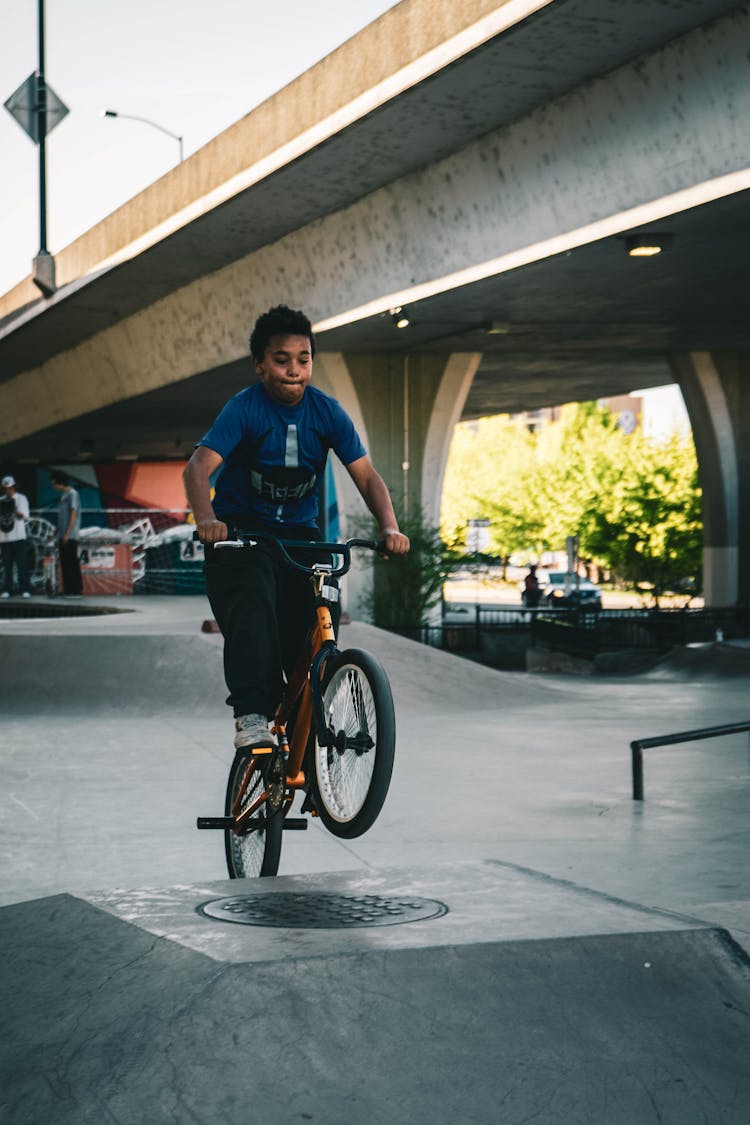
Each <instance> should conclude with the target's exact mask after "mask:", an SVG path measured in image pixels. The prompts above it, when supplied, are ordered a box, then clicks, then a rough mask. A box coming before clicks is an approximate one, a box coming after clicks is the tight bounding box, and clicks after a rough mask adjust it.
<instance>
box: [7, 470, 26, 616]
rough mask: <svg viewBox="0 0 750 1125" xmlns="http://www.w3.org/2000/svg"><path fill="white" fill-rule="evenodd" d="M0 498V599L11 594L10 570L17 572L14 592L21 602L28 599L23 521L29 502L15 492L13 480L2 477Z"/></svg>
mask: <svg viewBox="0 0 750 1125" xmlns="http://www.w3.org/2000/svg"><path fill="white" fill-rule="evenodd" d="M0 483H1V484H2V495H1V496H0V547H1V548H2V552H3V572H4V574H5V582H4V586H3V592H2V595H1V596H2V597H3V598H9V597H10V596H11V594H12V593H13V567H14V566H15V568H16V570H17V571H18V588H19V590H20V592H21V597H22V598H30V597H31V586H30V583H29V545H28V543H27V542H26V521H27V519H28V518H29V501H28V500H27V498H26V497H25V496H24V495H23V493H22V492H19V491H18V490H17V489H16V482H15V478H14V477H11V476H7V477H3V479H2V482H0Z"/></svg>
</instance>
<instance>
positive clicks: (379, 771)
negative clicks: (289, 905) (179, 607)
mask: <svg viewBox="0 0 750 1125" xmlns="http://www.w3.org/2000/svg"><path fill="white" fill-rule="evenodd" d="M259 547H262V548H263V549H266V550H270V551H271V553H272V554H273V555H275V557H276V558H278V559H279V560H280V561H281V562H282V563H283V564H284V565H286V566H290V567H292V568H293V569H295V570H297V571H300V572H302V573H303V574H306V575H307V576H308V577H309V579H310V582H311V584H312V587H313V590H314V593H315V612H314V618H313V620H312V622H311V628H310V631H309V633H308V639H307V643H306V645H305V647H304V649H303V651H302V653H301V655H300V656H299V658H298V660H297V663H296V665H295V667H294V669H293V671H292V672H291V674H290V676H289V678H288V681H287V682H286V684H285V687H284V692H283V696H282V699H281V702H280V703H279V705H278V707H277V709H276V713H275V715H274V717H273V721H272V727H271V733H272V734H273V735H274V736H275V739H276V742H277V745H276V746H261V747H247V748H243V749H240V750H237V752H236V754H235V757H234V761H233V763H232V766H231V769H230V771H229V778H228V781H227V791H226V801H225V806H224V814H225V815H224V816H223V817H198V820H197V826H198V828H201V829H223V831H224V841H225V851H226V861H227V869H228V871H229V877H230V878H231V879H243V878H253V877H255V876H265V875H275V874H276V873H277V871H278V869H279V860H280V857H281V839H282V833H283V831H284V830H290V829H297V830H304V829H306V828H307V826H308V823H309V821H308V820H307V818H306V817H304V816H300V817H291V816H290V815H289V813H290V810H291V808H292V804H293V802H294V799H295V796H296V795H297V793H298V792H300V793H302V794H304V798H303V801H302V805H301V809H300V812H302V813H310V814H311V815H312V816H313V817H319V818H320V820H321V821H322V823H323V824H324V825H325V827H326V828H327V829H328V831H329V832H331V833H332V834H333V835H334V836H338V837H341V838H344V839H353V838H354V837H356V836H361V835H362V833H364V832H366V831H367V829H368V828H370V827H371V826H372V824H373V823H374V822H375V820H376V818H377V816H378V814H379V813H380V810H381V809H382V807H383V803H384V802H385V798H386V795H387V793H388V787H389V785H390V780H391V773H392V770H393V758H394V752H395V744H396V721H395V716H394V710H393V696H392V694H391V688H390V684H389V682H388V677H387V676H386V674H385V671H384V670H383V667H382V665H381V664H380V663H379V661H378V660H377V659H376V658H375V657H374V656H372V655H371V654H370V653H367V652H364V651H362V650H361V649H355V648H350V649H345V650H344V651H340V650H339V648H338V647H337V644H336V637H335V634H334V628H333V623H332V618H331V607H332V606H333V605H334V604H335V603H336V602H337V601H338V596H339V591H338V586H337V584H336V581H335V580H336V579H337V578H340V577H341V576H342V575H344V574H346V573H347V571H348V570H349V569H350V567H351V563H352V557H351V552H352V548H353V547H361V548H365V549H367V550H371V551H380V550H382V545H381V544H379V543H376V542H374V541H372V540H369V539H349V540H347V541H346V542H343V543H327V542H320V543H319V542H308V541H301V542H300V541H296V540H295V541H293V542H292V541H284V540H281V539H277V538H276V537H275V536H272V535H267V534H254V533H253V534H237V535H236V537H235V538H233V539H228V540H226V541H224V542H222V543H217V544H214V548H215V549H216V548H222V549H225V550H232V549H235V550H257V549H258V548H259ZM291 550H293V551H294V555H295V556H298V555H300V554H301V555H302V556H303V557H304V555H305V554H307V553H313V554H314V555H315V556H316V557H315V558H314V559H313V561H311V562H310V563H309V564H307V563H305V562H301V561H299V559H298V558H297V557H293V556H292V555H291V554H290V551H291ZM321 556H323V557H326V556H327V559H326V561H320V560H321Z"/></svg>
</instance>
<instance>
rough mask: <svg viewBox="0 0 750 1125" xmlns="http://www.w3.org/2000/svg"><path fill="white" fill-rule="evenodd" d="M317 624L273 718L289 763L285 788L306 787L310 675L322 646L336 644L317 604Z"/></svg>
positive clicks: (324, 610) (330, 624) (326, 616)
mask: <svg viewBox="0 0 750 1125" xmlns="http://www.w3.org/2000/svg"><path fill="white" fill-rule="evenodd" d="M316 613H317V621H316V623H315V626H314V628H313V631H312V635H311V637H310V641H309V644H308V647H307V650H306V651H305V652H303V654H302V655H301V656H300V658H299V660H298V661H297V664H296V665H295V668H294V671H293V672H292V675H291V677H290V679H289V683H288V684H287V687H286V691H285V692H284V697H283V699H282V700H281V703H280V704H279V706H278V707H277V709H276V714H275V715H274V725H273V733H274V734H275V735H276V736H277V738H278V740H279V746H281V747H282V749H286V747H288V748H289V761H288V764H287V768H286V784H287V789H291V790H295V789H302V788H303V786H304V785H305V775H304V773H303V772H302V760H303V758H304V756H305V750H306V748H307V743H308V739H309V737H310V727H311V725H312V717H313V703H312V693H311V689H310V672H311V669H312V667H313V663H314V661H315V657H316V656H317V655H318V653H319V652H320V650H321V649H322V648H323V646H324V645H325V644H330V643H333V644H335V642H336V636H335V633H334V631H333V622H332V621H331V611H330V609H329V608H328V606H327V605H319V606H317V609H316ZM298 700H299V707H298V710H297V715H296V717H295V720H294V730H293V731H292V741H291V744H290V743H288V742H287V737H286V726H287V723H288V722H289V719H290V716H291V714H292V711H293V710H294V707H295V704H296V703H297V701H298Z"/></svg>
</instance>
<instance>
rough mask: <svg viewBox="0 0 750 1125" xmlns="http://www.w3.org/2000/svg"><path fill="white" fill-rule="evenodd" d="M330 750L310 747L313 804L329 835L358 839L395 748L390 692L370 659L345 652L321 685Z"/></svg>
mask: <svg viewBox="0 0 750 1125" xmlns="http://www.w3.org/2000/svg"><path fill="white" fill-rule="evenodd" d="M322 703H323V714H324V718H325V723H326V730H327V737H328V740H329V741H328V744H327V745H322V744H321V743H320V742H319V741H318V739H316V740H315V741H314V744H313V746H312V754H313V762H312V769H311V770H310V773H311V782H312V788H313V800H314V802H315V807H316V809H317V811H318V814H319V816H320V819H321V820H322V821H323V823H324V825H325V826H326V828H327V829H328V830H329V832H332V833H333V835H334V836H339V837H343V838H344V839H353V838H354V837H355V836H361V835H362V833H363V832H366V831H367V829H368V828H370V826H371V825H372V824H373V823H374V822H375V820H376V818H377V816H378V813H379V812H380V810H381V809H382V807H383V803H384V801H385V798H386V794H387V793H388V786H389V785H390V781H391V773H392V772H393V757H394V752H395V748H396V718H395V715H394V711H393V696H392V695H391V686H390V684H389V683H388V677H387V676H386V674H385V672H384V671H383V668H382V667H381V665H380V663H379V662H378V661H377V660H376V659H375V658H374V657H373V656H370V654H369V653H366V652H361V651H360V650H359V649H347V650H346V651H345V652H340V653H337V654H336V656H335V657H334V658H333V659H332V660H331V661H330V662H329V663H328V665H327V666H326V671H325V676H324V680H323V685H322Z"/></svg>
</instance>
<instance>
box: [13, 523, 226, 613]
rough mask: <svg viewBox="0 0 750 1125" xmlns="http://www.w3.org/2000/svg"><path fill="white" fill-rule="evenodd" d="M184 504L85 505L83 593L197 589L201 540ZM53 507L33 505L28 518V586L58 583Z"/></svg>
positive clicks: (53, 587)
mask: <svg viewBox="0 0 750 1125" xmlns="http://www.w3.org/2000/svg"><path fill="white" fill-rule="evenodd" d="M189 516H190V513H189V511H188V510H187V509H184V508H173V509H169V508H148V509H146V508H135V507H130V508H84V509H82V511H81V532H80V537H79V539H78V554H79V560H80V563H81V571H82V575H83V584H84V593H86V594H91V595H97V594H99V595H101V594H132V593H143V594H146V593H148V594H193V593H195V594H199V593H203V592H204V589H205V585H204V581H203V567H202V565H201V564H202V561H203V546H202V544H200V543H195V542H194V541H193V531H194V530H195V528H194V525H193V524H192V523H189V522H188V520H189ZM55 522H56V513H55V511H54V509H45V508H42V509H35V510H34V511H33V512H32V513H31V519H30V520H29V522H28V524H27V541H28V552H29V565H30V572H31V587H32V591H33V592H34V593H37V594H44V593H46V594H48V595H51V594H54V593H55V592H56V591H57V590H58V588H59V564H58V560H57V557H56V556H57V529H56V526H55Z"/></svg>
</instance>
